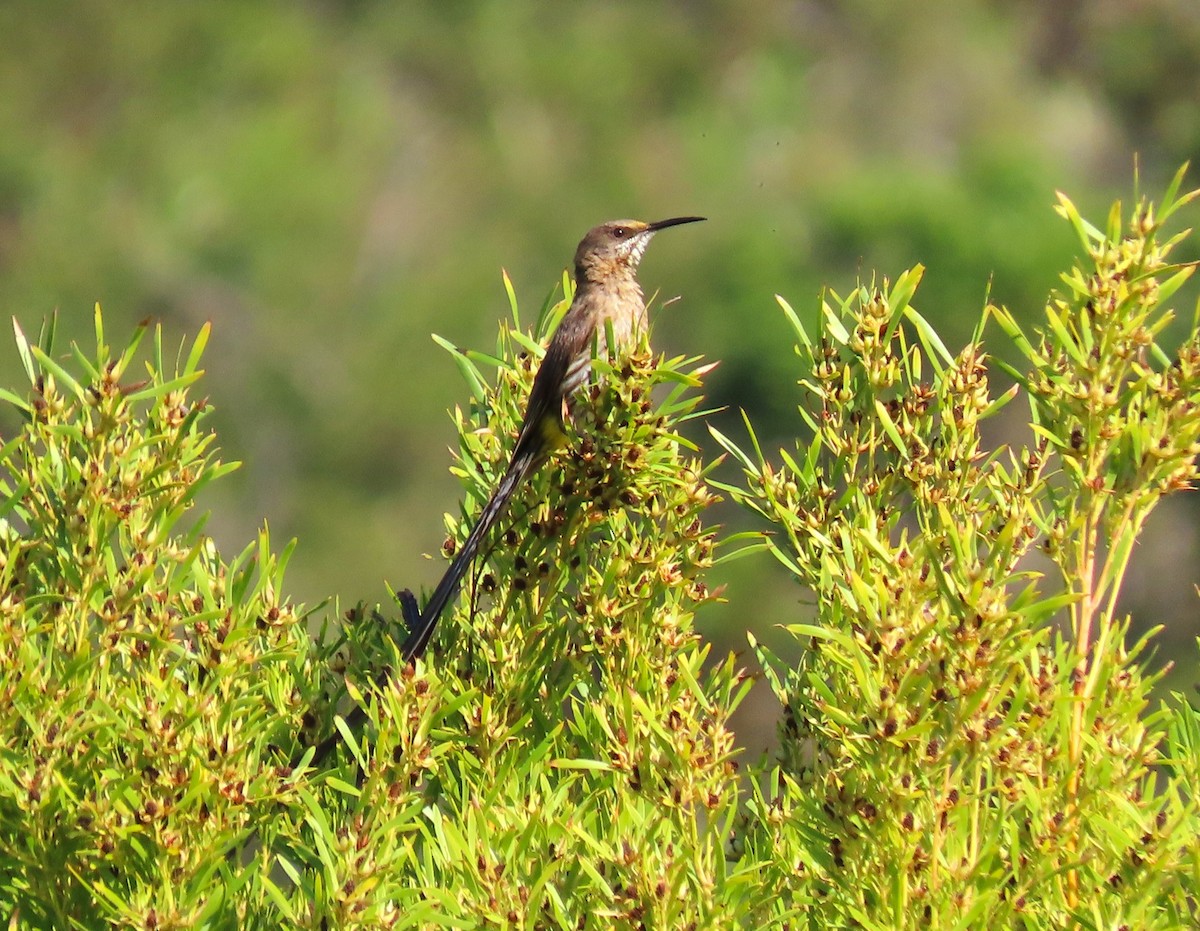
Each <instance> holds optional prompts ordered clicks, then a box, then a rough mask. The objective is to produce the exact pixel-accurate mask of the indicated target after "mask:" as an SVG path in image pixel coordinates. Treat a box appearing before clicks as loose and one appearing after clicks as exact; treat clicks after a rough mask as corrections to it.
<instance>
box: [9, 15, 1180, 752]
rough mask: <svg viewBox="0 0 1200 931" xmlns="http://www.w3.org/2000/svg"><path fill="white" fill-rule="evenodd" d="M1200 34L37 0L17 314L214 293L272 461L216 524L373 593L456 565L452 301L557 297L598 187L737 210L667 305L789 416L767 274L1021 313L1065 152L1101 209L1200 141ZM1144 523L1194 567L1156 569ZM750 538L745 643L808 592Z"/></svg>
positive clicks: (225, 388)
mask: <svg viewBox="0 0 1200 931" xmlns="http://www.w3.org/2000/svg"><path fill="white" fill-rule="evenodd" d="M1198 50H1200V9H1198V8H1197V7H1196V5H1195V4H1194V3H1192V2H1191V0H1147V2H1145V3H1141V4H1136V5H1132V4H1123V3H1119V2H1115V0H1112V2H1096V3H1090V4H1082V3H1060V4H1036V3H1032V2H1028V0H1025V2H1017V0H1010V2H991V3H988V2H983V0H971V2H965V3H947V2H934V3H929V2H923V0H922V2H918V0H911V2H867V0H860V2H845V3H833V2H824V3H782V2H768V3H759V2H751V0H730V2H709V3H705V2H688V3H684V2H676V3H667V4H658V5H646V4H641V3H635V2H632V0H628V2H615V3H586V4H569V5H559V6H554V7H547V6H546V5H545V4H537V3H532V2H529V0H481V2H476V3H461V2H452V3H443V2H427V3H405V4H393V3H383V2H368V0H362V2H344V3H337V2H316V0H313V2H308V3H298V4H287V5H266V4H261V5H259V4H241V3H235V2H209V3H204V4H162V5H155V4H138V5H136V8H134V7H131V6H130V5H129V4H123V3H117V2H115V0H108V2H105V0H96V2H91V3H85V4H68V3H62V2H15V3H6V4H4V5H3V6H2V7H0V87H2V88H3V93H0V313H2V314H3V315H5V316H8V315H16V316H18V317H20V318H21V319H22V320H23V321H25V322H26V325H27V329H36V323H37V321H38V320H39V319H40V318H42V317H44V316H45V315H47V314H48V313H49V312H50V311H52V310H53V309H54V308H59V309H60V311H61V326H62V328H63V329H64V330H65V331H66V333H65V335H66V336H78V335H80V334H81V333H84V332H85V331H86V329H87V328H88V327H89V326H90V322H91V307H92V304H93V302H94V301H96V300H100V301H102V302H103V303H104V305H105V307H106V309H107V311H108V314H109V317H110V321H111V326H113V327H114V328H118V327H120V328H123V327H125V326H126V325H128V324H130V323H132V322H133V321H134V320H136V319H140V318H142V317H145V316H150V315H152V316H155V317H157V318H161V319H163V320H164V321H165V322H166V324H167V327H168V332H174V333H177V334H179V333H183V332H196V330H197V329H198V328H199V326H200V324H201V323H202V322H204V321H206V320H211V321H212V322H213V344H214V345H213V349H212V351H211V352H210V354H209V358H210V360H211V362H212V370H211V373H210V374H211V378H210V379H208V381H207V382H206V385H207V390H208V391H209V392H210V400H211V403H212V404H213V405H215V408H216V415H215V423H216V425H217V428H218V430H219V432H220V435H221V437H222V442H223V444H224V456H225V457H226V458H229V459H240V460H244V461H245V462H246V467H245V469H243V470H241V471H240V472H239V473H238V475H237V477H235V478H233V479H231V480H230V481H228V482H225V483H222V484H223V485H224V486H225V488H224V489H223V490H222V489H218V499H219V500H218V501H217V505H216V508H217V513H216V516H215V519H214V522H213V525H212V529H213V530H214V531H215V532H216V534H217V536H218V538H219V539H225V540H228V541H231V542H233V541H242V540H245V539H248V538H249V537H250V536H251V535H252V534H253V533H254V532H255V529H256V528H257V527H258V526H259V524H260V522H261V521H262V520H263V519H264V518H265V519H266V520H268V521H269V522H270V524H271V526H272V529H273V532H274V533H275V534H276V536H277V537H279V538H287V537H290V536H293V535H296V536H299V537H300V538H301V539H302V541H303V542H302V545H301V546H300V547H299V549H298V550H297V552H296V555H295V559H294V562H293V574H292V576H291V582H292V585H293V586H294V589H293V591H294V593H295V594H297V595H298V596H299V597H302V598H305V599H308V600H316V599H318V598H321V597H324V596H325V595H327V594H329V593H333V592H336V593H339V594H340V595H342V596H343V597H344V598H356V597H359V596H361V597H365V598H368V599H376V598H380V597H383V584H382V583H383V580H384V579H388V580H390V581H392V582H393V583H394V584H396V585H408V586H413V587H417V586H419V585H421V584H429V583H430V582H432V581H433V580H434V579H435V577H436V575H437V573H438V571H439V569H440V565H439V564H438V563H437V562H436V561H426V560H423V559H422V558H421V554H422V553H427V552H436V550H437V548H438V546H439V544H440V542H441V537H442V530H441V528H442V520H441V514H442V512H443V511H454V510H455V509H456V504H455V500H456V498H455V496H456V493H457V492H456V488H455V485H454V483H453V481H452V479H451V478H450V476H449V474H448V472H447V465H448V462H449V457H448V455H447V451H446V449H447V446H448V444H449V443H450V442H451V441H452V439H453V428H452V425H451V422H450V420H449V418H448V417H447V416H446V414H445V411H446V410H447V409H448V408H450V407H452V406H453V405H454V404H455V403H458V402H461V401H462V400H463V394H462V389H461V383H460V382H459V381H458V379H457V373H456V371H455V369H454V366H453V364H452V363H451V362H450V360H449V359H448V358H447V357H446V356H445V355H444V354H442V353H440V352H438V351H436V350H435V349H434V346H433V343H432V342H431V341H430V333H431V332H438V333H440V334H442V335H444V336H446V337H448V338H449V339H451V340H453V341H455V342H456V343H459V344H464V345H489V344H490V341H491V337H490V334H491V333H492V332H493V328H494V326H495V323H496V320H497V319H498V318H500V317H501V316H503V314H504V312H505V307H506V300H505V296H504V292H503V289H502V287H501V285H500V274H499V270H500V268H501V267H502V266H503V267H506V268H507V269H508V270H509V272H510V274H511V275H512V277H513V279H514V281H515V282H516V287H517V291H518V293H519V294H521V295H522V297H523V300H524V301H525V302H526V303H527V304H528V303H532V301H531V299H530V298H529V295H530V294H540V293H544V292H545V291H547V290H549V288H550V286H551V285H552V283H553V282H555V281H556V280H557V279H558V276H559V273H560V271H561V269H562V268H563V267H564V266H565V265H566V264H567V263H568V261H569V259H570V256H571V252H572V249H573V248H574V245H575V242H576V241H577V239H578V237H579V236H580V235H581V234H582V232H583V231H584V229H586V228H587V227H588V226H590V225H591V224H593V223H594V222H597V221H599V220H602V219H607V218H610V217H613V216H619V215H635V216H642V217H647V218H654V217H657V216H660V215H668V214H671V213H680V212H687V213H692V212H695V213H702V214H706V215H708V216H709V217H710V218H711V220H712V222H710V223H709V224H706V226H705V227H704V228H703V229H697V230H695V231H692V232H691V233H689V235H687V236H678V237H673V238H672V239H671V241H670V244H669V245H668V244H667V243H666V241H665V240H664V242H663V243H662V244H661V245H660V246H659V247H658V248H656V249H655V250H654V251H653V252H652V253H651V255H650V256H649V257H648V259H647V262H646V264H645V266H644V271H643V279H644V281H645V283H646V285H647V287H648V289H649V290H654V289H656V288H662V289H663V295H664V297H670V296H673V295H675V294H682V295H683V296H684V300H683V301H682V302H679V303H676V304H671V305H670V306H668V307H667V308H665V309H664V310H662V311H661V312H660V313H658V315H657V318H656V329H655V333H654V341H655V344H656V345H657V346H659V347H664V348H670V349H671V350H672V351H676V352H688V353H703V354H705V355H706V356H708V357H710V358H712V359H718V360H721V362H722V365H721V367H720V368H719V369H718V370H717V371H716V372H715V373H714V374H713V376H712V378H711V379H710V381H709V391H710V396H711V398H712V400H713V401H715V402H716V403H718V404H727V405H730V406H731V407H733V408H736V407H744V408H746V409H748V410H749V411H750V412H751V414H752V416H753V418H754V420H755V422H756V423H757V424H758V425H759V429H760V431H761V432H762V433H763V434H764V435H766V436H767V437H769V436H771V435H772V433H774V432H777V431H779V430H780V429H782V428H781V427H780V424H781V423H782V420H783V418H784V417H785V416H786V415H788V414H789V412H790V411H791V409H792V408H793V406H794V405H795V404H796V403H798V402H799V400H800V395H799V392H798V391H796V392H794V393H789V392H788V390H787V388H788V386H789V385H790V383H791V379H792V377H793V376H792V375H791V374H790V373H791V368H790V365H789V363H790V362H791V350H790V349H789V348H788V329H787V326H786V323H785V321H784V320H783V319H782V317H781V316H780V315H779V313H778V312H777V311H776V310H775V308H774V304H773V302H772V300H771V293H772V292H773V291H782V292H786V293H788V294H789V295H792V296H793V299H794V298H795V296H796V295H803V294H815V293H816V292H817V291H818V289H819V288H820V287H821V286H822V285H824V284H830V285H833V286H834V287H840V288H845V287H848V286H849V285H850V284H851V283H852V282H853V280H854V278H855V276H856V275H857V274H858V273H859V272H862V273H863V274H864V276H869V275H870V273H871V270H875V269H878V270H879V272H880V273H882V274H889V273H890V274H895V273H896V272H898V270H900V269H902V268H905V267H908V266H911V265H913V264H915V263H917V262H921V263H923V264H925V265H926V266H927V267H928V269H929V272H928V274H927V276H926V279H925V283H924V285H923V286H922V291H921V311H922V313H923V314H925V316H926V317H928V318H929V319H930V320H932V321H934V323H935V325H937V326H938V329H939V331H940V332H941V333H942V334H943V336H944V338H945V339H946V340H947V342H948V344H949V345H951V346H955V345H959V344H961V343H962V342H964V341H965V340H966V339H967V338H968V337H969V335H970V334H969V332H968V329H967V328H968V327H969V325H970V321H973V320H975V319H977V317H978V310H979V308H980V307H981V306H982V304H983V302H984V299H985V296H986V294H987V292H988V289H989V287H990V294H991V299H992V300H994V301H996V302H999V303H1004V304H1006V305H1008V306H1009V307H1010V308H1011V309H1012V311H1013V313H1014V314H1015V315H1016V316H1017V318H1018V319H1026V318H1028V317H1029V316H1030V315H1031V314H1033V313H1035V312H1037V311H1040V308H1041V306H1042V304H1043V300H1044V297H1045V294H1046V292H1047V291H1048V290H1049V289H1050V288H1051V287H1052V286H1054V285H1055V284H1056V280H1055V275H1056V270H1057V269H1060V268H1064V267H1067V266H1068V265H1069V261H1070V256H1071V255H1072V253H1073V252H1074V251H1075V249H1076V244H1075V242H1074V241H1073V240H1072V239H1071V237H1070V235H1069V231H1068V230H1066V229H1064V227H1063V224H1061V223H1060V222H1058V221H1057V220H1056V218H1055V217H1054V216H1053V214H1052V212H1051V209H1050V205H1051V204H1052V202H1053V192H1054V189H1055V188H1059V187H1061V188H1067V189H1070V190H1071V191H1072V192H1073V194H1074V195H1075V196H1076V198H1077V200H1078V201H1079V202H1080V204H1081V208H1082V209H1083V211H1084V212H1085V213H1089V212H1090V213H1096V212H1098V211H1099V210H1101V209H1103V207H1104V206H1105V205H1107V203H1108V201H1109V200H1111V198H1112V197H1113V196H1116V195H1117V194H1119V193H1123V192H1125V191H1127V189H1128V181H1129V176H1130V171H1131V166H1132V164H1133V161H1134V154H1135V152H1137V153H1140V165H1141V172H1142V175H1143V177H1144V178H1145V187H1146V188H1147V189H1148V190H1157V189H1161V184H1162V182H1163V181H1164V180H1165V178H1166V177H1167V176H1169V175H1170V174H1171V173H1172V172H1173V171H1174V169H1175V168H1176V167H1177V166H1178V165H1179V164H1180V163H1181V162H1182V161H1184V160H1185V159H1187V158H1191V157H1193V156H1195V155H1196V154H1197V153H1198V152H1200V108H1197V107H1195V105H1194V90H1195V88H1196V87H1197V86H1200V51H1198ZM1185 257H1186V256H1185ZM1181 299H1182V298H1181ZM5 345H6V347H7V348H3V349H0V368H2V369H3V370H4V371H5V372H8V371H10V370H11V371H15V367H16V364H17V360H16V358H15V355H14V354H13V351H12V349H11V347H10V346H8V344H5ZM6 381H11V379H6ZM11 417H12V415H11V413H9V412H0V432H2V433H8V432H9V431H10V424H11ZM699 439H700V441H701V442H710V441H707V440H706V438H704V437H702V436H700V437H699ZM1184 507H1185V508H1186V507H1187V505H1186V504H1185V505H1184ZM1164 510H1165V509H1164ZM729 519H730V520H735V519H737V518H736V516H735V515H734V514H733V513H730V514H729ZM1156 521H1157V522H1158V523H1157V526H1156V524H1155V523H1152V524H1151V526H1150V527H1149V528H1148V531H1147V534H1146V540H1147V542H1146V543H1145V544H1144V545H1143V549H1142V550H1141V551H1140V552H1139V553H1138V554H1137V556H1136V557H1135V561H1134V567H1133V573H1132V574H1133V581H1132V583H1131V585H1130V587H1129V589H1128V601H1129V603H1130V604H1129V606H1130V608H1131V609H1133V610H1135V611H1137V614H1138V618H1139V620H1140V621H1142V622H1144V623H1156V622H1159V621H1164V620H1165V621H1167V622H1168V623H1169V624H1170V623H1172V621H1173V620H1175V619H1176V618H1182V619H1189V618H1190V617H1192V616H1194V597H1193V593H1192V590H1191V587H1190V580H1191V579H1192V578H1193V576H1194V564H1195V561H1196V540H1195V532H1194V530H1192V526H1193V524H1194V521H1193V520H1191V519H1190V517H1189V516H1188V515H1187V514H1183V513H1182V512H1181V511H1180V510H1179V509H1178V508H1177V509H1176V510H1175V511H1173V512H1172V511H1166V512H1165V513H1164V514H1162V515H1161V516H1159V517H1156ZM1156 540H1163V541H1164V542H1162V543H1161V544H1160V543H1156V542H1155V541H1156ZM1143 559H1144V560H1146V561H1147V563H1150V562H1155V563H1157V564H1158V565H1159V566H1160V567H1161V566H1163V565H1164V564H1167V561H1168V560H1171V561H1172V562H1171V563H1170V565H1172V566H1173V567H1174V568H1176V569H1177V570H1178V571H1175V572H1171V573H1167V574H1168V575H1170V576H1172V577H1175V578H1178V579H1179V580H1180V583H1179V588H1178V589H1176V590H1175V591H1174V592H1169V591H1166V590H1165V589H1164V587H1163V586H1162V584H1161V574H1160V576H1159V578H1160V582H1159V583H1158V586H1157V588H1156V589H1155V590H1154V592H1153V593H1152V594H1146V593H1142V594H1140V595H1139V591H1138V587H1137V575H1138V573H1137V566H1138V562H1139V560H1143ZM763 562H764V563H765V561H763ZM734 569H735V570H736V572H738V573H739V574H740V575H738V576H731V577H730V581H731V582H735V583H738V584H731V586H730V589H729V595H730V598H731V600H732V601H733V606H732V607H731V608H730V609H728V610H726V611H722V610H721V609H716V610H713V611H711V612H710V613H709V615H708V618H707V622H708V623H709V624H711V625H713V626H714V627H715V628H717V630H716V631H714V633H715V634H716V635H717V636H719V637H721V638H722V639H723V642H724V643H726V644H728V645H731V646H736V645H738V644H741V643H743V642H744V641H743V639H742V632H743V628H744V623H743V619H745V618H747V617H753V618H755V619H757V620H758V621H759V622H760V623H761V624H762V625H763V626H764V627H765V626H766V625H769V624H771V623H772V622H773V618H774V616H776V615H777V614H778V613H779V612H777V611H775V610H774V609H773V608H772V601H771V597H770V596H771V595H772V594H773V596H774V597H777V598H779V599H783V600H784V601H785V602H788V603H790V602H791V601H794V600H795V598H796V597H797V595H796V589H795V588H794V587H793V586H792V584H791V583H790V582H788V581H787V580H785V579H783V578H782V577H779V576H777V575H774V574H770V573H771V569H770V567H768V566H766V565H764V564H755V563H754V562H753V561H749V560H746V561H742V562H741V563H738V564H735V567H734ZM752 574H755V575H753V577H751V576H752ZM751 582H753V584H750V583H751ZM747 592H753V595H748V594H745V593H747ZM1172 598H1175V599H1177V601H1178V603H1172V602H1171V599H1172ZM1139 599H1140V600H1139ZM1139 607H1140V609H1141V610H1138V609H1139ZM726 622H727V626H728V629H727V630H726V629H724V628H723V625H724V624H726ZM1174 626H1175V628H1176V629H1177V630H1178V632H1179V635H1180V637H1181V639H1184V640H1190V636H1191V629H1189V628H1185V627H1184V626H1183V624H1182V623H1177V624H1175V625H1174ZM758 742H761V741H758Z"/></svg>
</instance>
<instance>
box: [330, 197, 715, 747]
mask: <svg viewBox="0 0 1200 931" xmlns="http://www.w3.org/2000/svg"><path fill="white" fill-rule="evenodd" d="M703 219H705V218H704V217H673V218H672V219H669V220H659V221H658V222H656V223H643V222H641V221H640V220H612V221H610V222H608V223H602V224H600V225H599V226H597V227H595V228H594V229H592V230H590V231H589V232H588V234H587V235H586V236H584V237H583V240H582V242H580V243H579V248H578V249H576V250H575V298H574V299H573V300H572V301H571V306H570V308H569V309H568V310H567V312H566V314H564V315H563V318H562V321H561V322H560V323H559V325H558V329H556V330H555V331H554V336H553V337H552V338H551V340H550V345H549V346H547V347H546V354H545V356H544V357H543V358H542V364H541V367H540V368H539V369H538V372H537V375H535V376H534V379H533V388H532V390H531V391H530V394H529V404H528V406H527V407H526V409H525V417H524V419H523V420H522V422H521V430H520V432H519V433H518V434H517V442H516V446H514V447H513V452H512V457H511V458H510V459H509V463H508V468H507V469H506V470H505V472H504V476H503V478H501V479H500V481H499V483H498V484H497V485H496V490H495V491H494V492H492V497H491V499H490V500H489V501H488V503H487V505H486V506H485V507H484V508H483V510H482V511H481V512H480V514H479V517H478V518H477V519H476V521H475V526H474V527H473V528H471V533H470V534H469V535H468V536H467V540H466V542H465V543H464V544H463V546H462V549H460V550H459V551H458V554H457V555H456V556H455V557H454V561H453V562H452V563H451V564H450V568H448V569H447V570H446V572H445V574H444V575H443V576H442V580H441V581H440V582H439V583H438V586H437V588H435V589H434V591H433V594H432V595H431V596H430V598H429V601H428V602H427V603H426V605H425V610H423V611H422V612H421V613H420V614H419V615H417V612H416V609H415V601H414V600H413V599H412V596H411V594H409V593H408V592H404V593H402V596H401V597H402V607H403V610H404V616H405V620H406V621H407V623H408V625H409V634H408V639H407V640H405V642H404V646H403V648H402V651H401V652H402V655H403V657H404V659H405V660H411V659H413V658H415V657H417V656H420V655H421V654H422V653H424V652H425V648H426V646H428V644H429V639H430V637H431V636H432V635H433V631H434V628H435V627H436V626H437V622H438V619H439V618H440V617H441V616H442V612H443V611H444V610H445V609H446V606H447V605H448V604H449V603H450V600H451V599H452V598H453V597H454V595H455V593H456V592H457V591H458V587H459V583H460V582H461V581H462V577H463V576H464V575H465V574H466V572H467V569H468V568H469V567H470V565H471V562H472V561H473V560H474V558H475V555H476V553H477V552H478V551H479V547H480V545H481V544H482V543H483V541H484V540H485V539H486V538H487V535H488V531H490V530H491V529H492V527H493V526H494V525H495V523H496V521H497V520H498V519H499V518H500V515H501V514H503V513H504V508H505V505H507V504H508V500H509V498H511V497H512V494H513V492H514V491H515V490H516V489H517V487H518V486H519V485H520V484H521V482H523V481H524V480H525V479H526V478H527V477H528V476H529V474H530V473H531V472H533V470H534V469H536V468H537V467H538V466H539V465H540V464H541V463H542V462H543V461H544V460H545V459H546V457H547V456H549V455H550V453H552V452H553V451H554V450H556V449H558V448H559V447H561V446H562V445H563V444H564V442H565V441H566V433H565V432H564V429H563V427H564V419H565V417H566V406H567V400H568V399H569V398H570V397H571V395H573V394H574V393H575V392H576V391H577V390H578V389H579V388H580V387H581V386H583V385H584V384H585V383H587V381H588V380H589V378H590V376H591V369H592V354H593V351H595V352H596V353H605V352H606V351H607V345H606V344H607V334H608V333H609V332H611V333H612V338H613V341H614V342H615V343H616V347H614V348H617V347H624V346H627V345H628V344H629V343H630V341H631V340H632V339H633V336H634V334H635V333H637V332H639V331H640V330H642V329H643V328H644V327H645V325H646V302H645V299H644V298H643V296H642V289H641V286H640V285H639V284H638V280H637V267H638V263H639V262H640V261H641V259H642V255H643V253H644V252H645V251H646V246H647V245H648V244H649V242H650V239H651V237H653V236H654V234H655V233H657V232H658V231H659V230H662V229H666V228H667V227H669V226H679V225H680V224H683V223H696V222H699V221H700V220H703ZM381 678H382V677H381ZM364 719H365V712H364V711H363V710H362V709H361V708H357V709H355V711H354V712H352V713H351V714H350V715H349V716H348V717H347V719H346V724H347V725H348V726H350V727H352V728H353V727H354V726H355V725H357V724H361V723H362V722H363V720H364ZM336 742H337V735H336V734H335V735H333V736H331V737H330V738H328V739H327V740H326V741H325V742H324V743H322V744H321V745H320V746H319V747H318V748H317V752H316V755H315V756H314V758H313V760H312V765H316V764H317V763H318V762H320V760H321V759H322V758H323V757H324V756H325V755H326V754H327V753H328V752H329V751H330V750H331V749H332V748H333V746H334V745H335V744H336Z"/></svg>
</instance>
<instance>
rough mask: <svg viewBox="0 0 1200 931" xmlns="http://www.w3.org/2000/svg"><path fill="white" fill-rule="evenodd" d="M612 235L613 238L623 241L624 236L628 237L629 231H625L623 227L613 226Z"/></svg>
mask: <svg viewBox="0 0 1200 931" xmlns="http://www.w3.org/2000/svg"><path fill="white" fill-rule="evenodd" d="M612 234H613V235H614V236H616V237H617V239H624V238H625V237H626V236H628V235H629V230H627V229H626V228H625V227H623V226H614V227H613V231H612Z"/></svg>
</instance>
